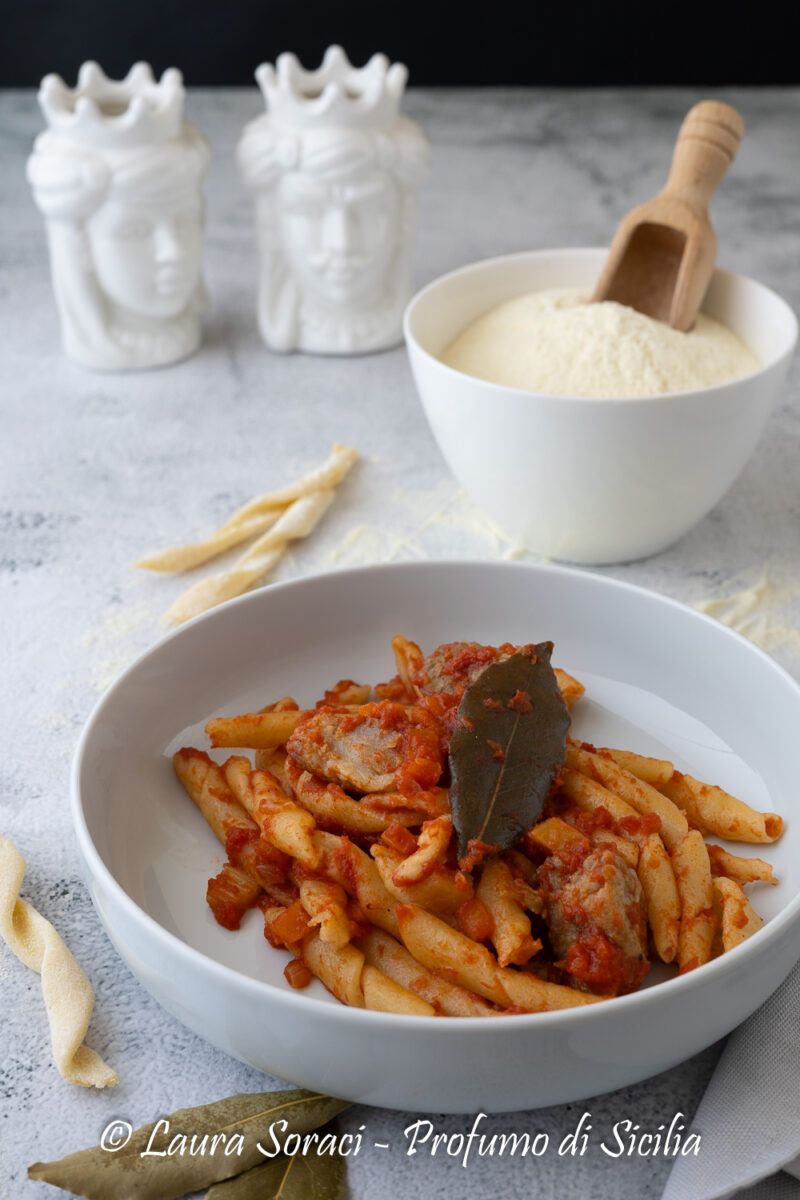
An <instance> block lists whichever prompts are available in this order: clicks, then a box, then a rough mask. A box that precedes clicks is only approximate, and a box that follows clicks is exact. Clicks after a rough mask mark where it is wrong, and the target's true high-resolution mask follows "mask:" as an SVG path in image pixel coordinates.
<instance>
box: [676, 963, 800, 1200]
mask: <svg viewBox="0 0 800 1200" xmlns="http://www.w3.org/2000/svg"><path fill="white" fill-rule="evenodd" d="M691 1128H692V1130H693V1131H694V1132H695V1133H699V1134H700V1135H701V1143H700V1152H699V1154H698V1155H697V1157H695V1156H694V1155H690V1156H688V1157H687V1158H678V1159H676V1160H675V1165H674V1166H673V1168H672V1171H671V1172H670V1176H669V1179H668V1180H667V1186H666V1188H665V1190H664V1194H663V1196H662V1200H723V1198H724V1197H731V1196H736V1197H737V1200H798V1198H800V1182H798V1181H797V1179H794V1178H792V1177H791V1176H790V1175H786V1174H781V1175H776V1172H777V1171H780V1170H781V1168H782V1167H787V1168H790V1169H791V1168H793V1169H795V1170H797V1169H798V1164H797V1158H798V1152H800V964H798V965H797V966H796V967H795V968H794V970H793V971H792V973H791V975H790V976H789V978H788V979H787V980H786V982H785V983H783V984H782V985H781V987H779V988H778V990H777V992H775V994H774V995H773V996H771V997H770V998H769V1000H767V1001H766V1003H765V1004H763V1005H762V1006H761V1008H760V1009H759V1010H758V1012H756V1013H754V1014H753V1016H752V1017H749V1018H748V1020H747V1021H745V1022H744V1024H742V1025H740V1026H739V1028H738V1029H736V1030H734V1032H733V1033H732V1034H731V1036H730V1038H729V1040H728V1044H727V1046H726V1047H725V1049H724V1051H723V1052H722V1057H721V1058H720V1060H719V1063H718V1064H717V1069H716V1071H715V1072H714V1074H713V1076H712V1078H711V1082H710V1083H709V1085H708V1087H707V1089H706V1093H705V1095H704V1096H703V1099H702V1100H701V1101H700V1107H699V1108H698V1110H697V1113H696V1115H695V1118H694V1120H693V1121H692V1125H691ZM768 1176H774V1178H767V1177H768ZM759 1181H762V1182H759ZM753 1185H757V1186H753ZM740 1189H747V1190H745V1191H742V1190H740Z"/></svg>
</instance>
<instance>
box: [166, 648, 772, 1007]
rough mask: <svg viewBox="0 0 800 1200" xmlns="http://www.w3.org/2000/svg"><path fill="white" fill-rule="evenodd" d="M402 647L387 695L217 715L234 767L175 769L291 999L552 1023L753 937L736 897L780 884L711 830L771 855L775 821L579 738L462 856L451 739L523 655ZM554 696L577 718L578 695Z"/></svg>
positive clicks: (233, 898) (217, 909)
mask: <svg viewBox="0 0 800 1200" xmlns="http://www.w3.org/2000/svg"><path fill="white" fill-rule="evenodd" d="M392 646H393V649H394V654H395V661H396V668H397V673H396V675H395V676H394V677H393V678H392V679H390V680H389V681H388V682H387V683H384V684H379V685H377V686H376V687H375V688H374V689H373V688H371V687H369V686H367V685H364V684H356V683H354V682H353V681H352V680H342V681H340V682H339V683H338V684H336V685H335V686H334V687H332V688H330V689H328V690H327V691H326V692H325V694H324V696H323V698H322V699H320V701H319V702H318V703H317V704H316V706H315V707H314V708H312V709H301V708H300V707H299V705H298V704H297V702H296V701H295V700H294V699H292V698H291V697H283V698H282V699H281V700H278V701H276V702H274V703H272V704H268V705H267V706H265V708H263V709H262V710H261V711H260V712H258V713H242V714H237V715H234V716H229V717H217V718H215V719H213V720H212V721H210V722H209V723H208V725H207V733H208V734H209V736H210V740H211V746H212V748H213V747H229V748H232V749H235V750H237V751H239V752H240V753H237V754H234V755H232V756H231V757H229V758H228V759H227V760H226V761H225V762H224V763H222V764H218V763H217V762H215V761H213V760H212V759H211V758H210V756H209V755H208V754H207V753H206V752H205V751H203V750H199V749H194V748H186V749H183V750H180V751H178V753H177V754H176V755H175V759H174V763H175V770H176V772H177V775H178V777H179V778H180V780H181V782H182V783H183V785H184V787H185V789H186V791H187V792H188V794H189V795H190V797H191V798H192V800H193V801H194V802H195V804H196V805H197V806H198V808H199V809H200V810H201V812H202V813H203V815H204V816H205V818H206V820H207V821H208V823H209V825H210V826H211V828H212V829H213V831H214V833H215V834H216V836H217V837H218V838H219V840H220V841H221V842H222V844H223V845H224V847H225V850H226V854H227V861H226V863H225V865H224V866H223V868H222V870H221V871H220V872H219V874H218V875H217V876H216V877H215V878H213V879H211V880H210V881H209V885H208V892H207V900H208V903H209V904H210V906H211V908H212V910H213V912H214V915H215V917H216V919H217V920H218V921H219V922H220V923H221V924H222V925H224V926H225V927H226V928H228V929H237V928H238V927H239V924H240V921H241V920H242V917H243V915H244V914H245V912H246V911H247V910H248V909H251V908H253V907H259V908H260V909H261V912H262V914H263V918H264V932H265V936H266V938H267V940H268V941H269V942H270V944H271V945H272V946H273V947H276V948H278V949H282V950H286V951H288V952H289V953H290V955H291V956H292V957H291V959H290V961H289V962H288V964H287V967H286V971H285V974H286V977H287V979H288V981H289V982H290V983H291V984H292V986H294V987H304V986H306V985H307V984H308V983H309V982H310V981H311V979H312V978H313V977H315V976H316V977H317V978H318V979H320V980H321V981H322V983H323V984H324V985H325V986H326V987H327V988H328V989H329V991H331V992H332V993H333V995H334V996H336V997H337V998H338V999H339V1000H341V1001H342V1002H343V1003H346V1004H350V1005H354V1006H356V1007H363V1008H374V1009H377V1010H380V1011H389V1012H398V1013H406V1014H417V1015H428V1016H431V1015H441V1016H476V1017H477V1016H480V1017H484V1016H491V1015H503V1014H506V1015H513V1014H515V1013H520V1012H546V1011H552V1010H555V1009H562V1008H572V1007H576V1006H582V1005H586V1004H594V1003H597V1002H599V1001H602V1000H607V999H609V998H610V997H613V996H615V995H619V994H622V993H625V992H629V991H632V990H634V989H636V988H637V987H638V986H639V985H640V984H641V982H642V980H643V979H644V977H645V975H646V974H647V971H648V969H649V967H650V964H651V963H652V962H655V961H660V962H663V963H670V964H674V966H675V968H676V969H677V970H678V971H679V972H686V971H690V970H694V969H695V968H697V967H700V966H702V965H703V964H704V963H706V962H708V961H709V960H710V959H711V958H713V957H715V956H716V955H718V954H721V953H724V952H725V951H727V950H730V949H732V948H733V947H734V946H736V945H738V944H740V942H741V941H743V940H744V939H745V938H747V937H749V936H751V935H752V934H753V933H755V932H756V931H757V930H758V929H759V928H760V926H761V924H762V921H761V918H760V917H759V916H758V914H757V913H756V911H755V909H754V908H753V906H752V905H751V903H750V900H749V898H748V897H747V895H746V894H745V892H744V890H743V889H744V888H745V887H746V886H748V885H750V884H754V883H775V882H776V881H775V879H774V877H773V875H772V869H771V867H770V866H769V864H767V863H766V862H764V861H763V860H762V859H759V858H745V857H740V856H739V855H735V854H732V853H731V852H730V851H727V850H724V849H723V848H722V847H720V846H716V845H714V844H707V843H706V841H705V838H704V835H705V834H715V835H717V836H720V837H724V838H727V839H731V840H740V841H749V842H768V841H774V840H776V839H777V838H778V837H779V836H780V835H781V832H782V829H783V822H782V820H781V818H780V817H779V816H777V815H776V814H774V813H758V812H756V811H755V810H754V809H752V808H750V807H749V806H748V805H747V804H745V803H744V802H743V801H741V800H739V799H736V798H735V797H733V796H730V795H728V794H727V793H726V792H724V791H723V790H722V789H720V788H718V787H716V786H713V785H708V784H703V783H701V782H699V781H698V780H695V779H693V778H692V777H691V776H688V775H685V774H682V773H681V772H679V771H676V770H675V768H674V767H673V765H672V763H670V762H668V761H667V760H665V759H656V758H651V757H648V756H645V755H642V754H638V753H637V752H635V751H634V750H628V749H617V748H610V747H609V748H597V747H595V746H591V745H588V744H585V743H581V742H578V741H575V740H573V739H572V738H567V745H566V758H565V762H564V765H563V767H562V768H561V770H560V771H559V773H558V775H557V777H556V779H555V782H554V784H553V786H552V788H551V790H550V793H549V795H548V796H547V800H546V802H545V805H544V809H543V811H542V813H541V815H540V817H539V818H538V819H536V820H535V821H534V822H533V824H532V825H531V826H530V828H528V829H526V830H525V831H524V832H523V833H522V834H521V835H520V836H519V837H518V838H517V840H516V842H515V843H514V845H513V846H511V848H509V849H505V850H500V849H499V848H497V847H492V846H481V847H480V848H479V850H478V851H477V852H476V853H473V852H472V851H471V852H470V855H469V856H467V857H466V858H462V859H461V860H459V859H458V857H457V852H456V839H455V836H454V831H453V821H452V819H451V813H450V801H449V792H448V783H449V779H448V744H449V738H450V736H451V734H452V731H453V729H454V727H455V724H456V722H457V721H458V719H459V718H458V711H459V704H460V701H461V699H462V697H463V696H464V693H465V691H466V689H467V688H468V687H470V686H471V685H472V684H473V683H474V682H475V680H476V679H477V678H478V677H479V676H480V674H481V673H482V671H483V670H484V669H485V668H486V666H487V665H488V664H490V663H493V662H498V661H503V660H504V659H505V658H508V657H509V656H510V655H511V654H513V653H515V648H514V647H513V646H510V645H508V644H506V645H503V646H501V647H487V646H479V645H477V644H475V643H471V642H453V643H447V644H445V645H442V646H439V647H437V648H436V649H435V650H433V651H432V652H431V653H430V654H428V655H427V656H426V655H425V654H423V652H422V650H421V649H420V648H419V647H418V646H417V645H415V643H413V642H410V641H408V640H407V639H406V638H404V637H400V636H398V637H395V638H394V639H393V642H392ZM555 679H556V680H557V683H558V687H559V689H560V691H561V694H562V697H563V698H564V700H565V702H566V704H567V706H568V707H569V708H571V707H572V706H573V705H574V704H575V703H576V702H578V701H579V699H580V696H581V695H582V693H583V687H582V685H581V684H580V683H579V682H578V681H577V680H576V679H574V678H573V677H572V676H571V675H568V674H567V673H566V672H565V671H563V670H559V669H556V671H555ZM492 744H493V743H492ZM243 750H250V751H254V752H255V755H254V760H251V758H250V757H249V756H247V755H245V754H242V753H241V751H243Z"/></svg>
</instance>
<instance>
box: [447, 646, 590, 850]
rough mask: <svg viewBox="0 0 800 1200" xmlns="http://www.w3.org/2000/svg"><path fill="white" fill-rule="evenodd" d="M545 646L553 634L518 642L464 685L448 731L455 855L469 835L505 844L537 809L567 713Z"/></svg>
mask: <svg viewBox="0 0 800 1200" xmlns="http://www.w3.org/2000/svg"><path fill="white" fill-rule="evenodd" d="M552 650H553V643H552V642H540V643H539V645H537V646H525V647H524V648H523V649H522V650H521V651H520V652H519V653H517V654H513V655H511V657H510V658H506V659H503V660H502V661H501V662H496V663H492V664H491V665H490V666H488V667H486V669H485V670H484V671H482V672H481V674H480V675H479V676H478V678H477V679H476V680H475V682H474V683H473V684H472V685H471V686H470V687H468V688H467V690H466V691H465V692H464V695H463V697H462V699H461V704H460V705H459V709H458V720H457V722H456V728H455V732H454V733H453V736H452V738H451V739H450V776H451V785H450V803H451V807H452V810H453V824H454V826H455V829H456V833H457V835H458V854H459V858H464V857H465V856H466V855H467V853H468V849H469V842H470V841H472V840H477V841H479V842H484V843H486V844H488V845H491V846H496V847H498V848H499V849H501V850H506V849H508V847H509V846H510V845H511V844H512V842H513V841H514V839H515V838H516V837H518V836H519V834H520V833H522V832H523V831H524V830H526V829H528V828H530V826H531V825H532V824H533V822H534V821H535V820H536V819H537V817H538V816H539V815H540V813H541V811H542V805H543V804H544V801H545V799H546V797H547V793H548V792H549V791H550V788H551V786H552V783H553V780H554V779H555V777H556V775H557V774H558V771H559V770H560V768H561V767H562V766H563V764H564V759H565V755H566V737H567V731H568V729H569V723H570V717H569V712H568V710H567V706H566V704H565V703H564V700H563V698H562V696H561V692H560V690H559V687H558V681H557V679H556V676H555V672H554V671H553V668H552V666H551V665H550V655H551V653H552Z"/></svg>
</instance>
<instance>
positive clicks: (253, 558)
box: [167, 490, 334, 621]
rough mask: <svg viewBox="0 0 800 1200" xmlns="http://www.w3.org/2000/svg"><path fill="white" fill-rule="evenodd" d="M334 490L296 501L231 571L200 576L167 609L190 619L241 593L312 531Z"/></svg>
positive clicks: (170, 614) (173, 615)
mask: <svg viewBox="0 0 800 1200" xmlns="http://www.w3.org/2000/svg"><path fill="white" fill-rule="evenodd" d="M333 497H334V493H333V491H331V490H327V491H322V492H312V493H311V495H310V496H301V497H300V499H299V500H295V501H294V502H293V503H292V504H290V505H289V507H288V508H287V509H286V511H285V512H284V513H282V515H281V517H280V519H279V520H278V521H276V522H275V524H274V525H273V527H272V529H270V530H268V531H267V532H266V533H265V534H262V536H261V537H260V538H259V539H258V540H257V541H256V542H254V543H253V545H252V546H251V547H250V549H249V550H248V551H247V552H246V553H245V554H243V555H242V557H241V558H239V559H238V560H237V561H236V562H235V563H234V564H233V566H232V567H231V569H230V570H229V571H222V572H220V573H219V574H217V575H211V576H209V577H208V579H201V580H200V581H199V582H198V583H196V584H194V586H193V587H190V588H189V590H188V591H186V592H184V593H183V595H182V596H179V597H178V599H177V600H176V601H175V603H174V604H173V605H172V607H171V608H170V609H169V610H168V612H167V617H168V619H169V620H172V621H188V620H189V618H190V617H196V616H197V614H198V613H201V612H205V611H206V609H208V608H213V607H214V605H215V604H222V602H223V601H224V600H231V599H233V597H234V596H240V595H241V594H242V592H245V591H247V589H248V588H250V587H252V586H253V584H255V583H258V581H259V580H260V579H263V577H264V576H265V575H267V574H268V573H269V572H270V571H271V570H272V568H273V567H274V566H275V564H276V563H277V562H278V561H279V559H280V558H282V556H283V554H284V551H285V550H286V547H287V545H288V544H289V542H291V541H296V540H297V539H298V538H304V537H306V535H307V534H309V533H310V532H311V530H312V529H313V528H314V526H315V525H316V524H317V522H318V521H319V519H320V518H321V517H322V515H323V513H324V512H325V511H326V509H327V508H328V506H329V505H330V503H331V501H332V500H333Z"/></svg>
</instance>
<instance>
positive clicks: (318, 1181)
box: [204, 1121, 348, 1200]
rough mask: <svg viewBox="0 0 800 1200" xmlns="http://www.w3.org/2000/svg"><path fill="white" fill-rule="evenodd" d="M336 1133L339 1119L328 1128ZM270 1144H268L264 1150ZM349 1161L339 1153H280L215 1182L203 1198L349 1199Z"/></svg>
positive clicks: (234, 1199) (264, 1199) (251, 1199)
mask: <svg viewBox="0 0 800 1200" xmlns="http://www.w3.org/2000/svg"><path fill="white" fill-rule="evenodd" d="M329 1130H330V1131H331V1132H334V1131H335V1132H336V1133H337V1134H338V1129H336V1122H335V1121H334V1122H332V1124H331V1125H329V1126H328V1128H327V1129H326V1131H325V1135H323V1136H326V1135H327V1133H328V1131H329ZM267 1148H268V1147H266V1146H265V1149H267ZM347 1196H348V1190H347V1162H346V1159H345V1158H343V1157H342V1156H341V1155H340V1154H336V1153H334V1154H330V1153H322V1154H317V1153H315V1152H314V1150H313V1149H310V1150H309V1153H308V1154H302V1153H298V1154H293V1155H291V1157H289V1156H287V1155H285V1154H281V1155H280V1156H279V1157H278V1158H274V1159H270V1161H269V1162H265V1163H264V1164H263V1165H262V1166H260V1167H253V1168H252V1170H250V1171H245V1172H244V1173H243V1174H242V1175H237V1176H236V1178H235V1179H226V1180H225V1181H224V1182H223V1183H215V1184H214V1186H213V1187H212V1188H211V1189H210V1190H209V1191H207V1192H206V1194H205V1197H204V1200H347Z"/></svg>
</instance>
